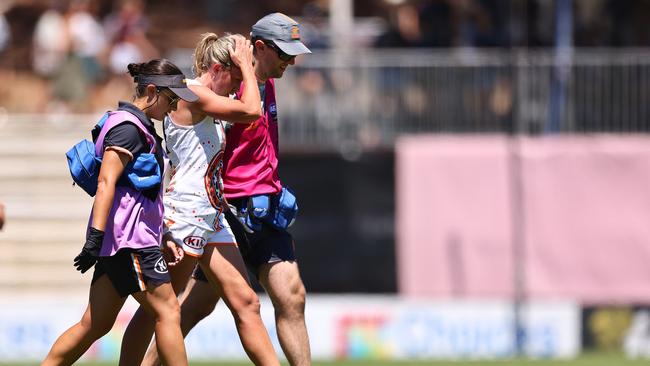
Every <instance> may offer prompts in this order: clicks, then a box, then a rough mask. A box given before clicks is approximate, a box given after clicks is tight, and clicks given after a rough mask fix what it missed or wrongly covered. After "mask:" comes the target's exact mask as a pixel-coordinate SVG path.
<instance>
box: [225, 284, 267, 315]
mask: <svg viewBox="0 0 650 366" xmlns="http://www.w3.org/2000/svg"><path fill="white" fill-rule="evenodd" d="M230 304H231V308H232V311H233V315H234V316H236V317H238V318H239V319H242V318H247V317H249V316H255V317H259V315H260V299H259V297H257V294H256V293H255V291H253V289H246V290H245V291H242V293H240V295H239V296H238V297H237V299H233V300H232V301H231V302H230Z"/></svg>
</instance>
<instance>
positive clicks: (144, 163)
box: [66, 111, 162, 197]
mask: <svg viewBox="0 0 650 366" xmlns="http://www.w3.org/2000/svg"><path fill="white" fill-rule="evenodd" d="M125 121H128V122H131V123H133V124H135V125H136V126H137V127H138V128H139V129H140V130H141V131H142V132H143V133H144V135H145V137H146V138H147V141H148V142H149V143H150V144H151V152H150V153H142V154H139V155H137V156H136V157H134V160H133V161H131V162H130V163H129V164H128V165H127V166H126V167H125V170H124V171H125V174H126V176H127V178H128V180H129V182H130V183H131V185H132V186H133V187H134V188H136V189H138V190H146V189H149V188H153V187H155V186H156V185H157V184H160V183H161V182H162V174H161V172H160V166H159V165H158V162H157V161H156V155H155V149H156V140H155V138H154V137H153V135H151V133H149V131H147V129H146V128H145V127H144V126H143V125H142V123H141V122H140V120H138V118H137V117H135V116H134V115H132V114H131V113H129V112H126V111H114V112H106V113H105V114H104V115H103V116H102V118H101V119H100V120H99V122H97V124H96V125H95V128H94V130H93V131H94V132H97V131H98V132H97V134H98V136H97V137H96V139H95V143H92V142H90V141H88V140H82V141H80V142H78V143H77V144H75V145H74V146H73V147H72V148H71V149H70V150H68V152H66V158H67V160H68V167H69V168H70V175H71V176H72V180H73V181H74V183H75V184H77V185H78V186H80V187H81V188H82V189H83V190H84V191H85V192H86V193H88V194H89V195H90V196H91V197H93V196H95V194H96V193H97V180H98V178H99V170H100V168H101V163H102V159H101V156H102V154H103V151H104V147H103V141H104V137H105V136H106V133H107V132H108V130H110V129H111V128H113V127H114V126H116V125H118V124H120V123H122V122H125ZM104 127H106V128H104Z"/></svg>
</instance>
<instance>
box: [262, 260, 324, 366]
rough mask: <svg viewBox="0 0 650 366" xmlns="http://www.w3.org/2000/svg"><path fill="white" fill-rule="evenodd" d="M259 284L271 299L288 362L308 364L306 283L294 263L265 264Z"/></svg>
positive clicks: (309, 352) (309, 361)
mask: <svg viewBox="0 0 650 366" xmlns="http://www.w3.org/2000/svg"><path fill="white" fill-rule="evenodd" d="M259 277H260V283H261V284H262V286H264V288H265V289H266V292H267V293H268V294H269V297H270V298H271V302H273V309H274V310H275V326H276V328H277V332H278V339H279V341H280V345H281V346H282V351H284V354H285V356H286V357H287V360H288V361H289V364H290V365H292V366H306V365H311V350H310V347H309V335H308V334H307V326H306V325H305V286H304V285H303V283H302V280H301V279H300V271H299V270H298V264H297V263H296V262H287V261H284V262H276V263H267V264H264V265H262V266H261V268H260V273H259Z"/></svg>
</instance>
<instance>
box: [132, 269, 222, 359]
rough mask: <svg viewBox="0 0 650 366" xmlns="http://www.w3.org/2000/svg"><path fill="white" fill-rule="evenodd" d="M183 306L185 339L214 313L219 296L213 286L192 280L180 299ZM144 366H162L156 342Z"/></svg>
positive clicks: (153, 343) (150, 349)
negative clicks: (204, 319)
mask: <svg viewBox="0 0 650 366" xmlns="http://www.w3.org/2000/svg"><path fill="white" fill-rule="evenodd" d="M178 301H179V302H180V305H181V332H182V333H183V337H186V336H187V334H188V333H189V332H190V330H192V328H194V326H196V325H197V324H198V323H199V322H200V321H201V320H203V318H205V317H207V316H208V315H210V314H211V313H212V311H213V310H214V307H215V306H216V305H217V302H218V301H219V296H218V295H217V293H216V292H215V291H214V288H212V286H211V285H210V284H209V283H207V282H204V281H197V280H195V279H193V278H192V279H190V281H189V283H188V284H187V287H186V288H185V291H183V293H182V294H181V296H180V297H179V298H178ZM141 365H142V366H160V365H161V363H160V360H159V358H158V349H157V348H156V341H155V340H154V341H153V342H152V344H151V345H150V346H149V349H148V350H147V355H146V356H145V357H144V361H142V364H141Z"/></svg>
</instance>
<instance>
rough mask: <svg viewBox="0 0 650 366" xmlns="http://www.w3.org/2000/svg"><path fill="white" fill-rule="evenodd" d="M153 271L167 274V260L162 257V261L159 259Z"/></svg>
mask: <svg viewBox="0 0 650 366" xmlns="http://www.w3.org/2000/svg"><path fill="white" fill-rule="evenodd" d="M153 270H154V271H156V272H158V273H167V263H165V259H164V258H163V257H160V259H158V262H156V265H155V266H153Z"/></svg>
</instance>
